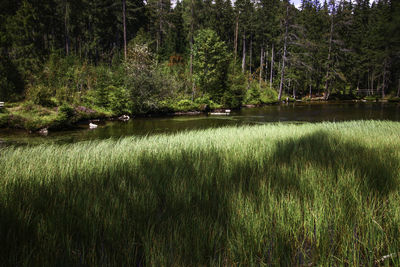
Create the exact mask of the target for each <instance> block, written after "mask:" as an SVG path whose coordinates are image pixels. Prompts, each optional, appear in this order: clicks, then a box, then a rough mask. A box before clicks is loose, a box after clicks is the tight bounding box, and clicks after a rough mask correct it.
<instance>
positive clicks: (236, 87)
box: [221, 63, 247, 108]
mask: <svg viewBox="0 0 400 267" xmlns="http://www.w3.org/2000/svg"><path fill="white" fill-rule="evenodd" d="M246 86H247V80H246V77H245V75H244V74H243V73H242V72H241V71H240V70H239V69H238V68H237V67H236V66H235V64H234V63H233V64H231V66H230V69H229V74H228V88H227V90H225V92H224V94H223V96H222V98H221V104H222V105H223V106H225V107H232V108H239V107H240V106H241V105H242V102H243V98H244V95H245V92H246Z"/></svg>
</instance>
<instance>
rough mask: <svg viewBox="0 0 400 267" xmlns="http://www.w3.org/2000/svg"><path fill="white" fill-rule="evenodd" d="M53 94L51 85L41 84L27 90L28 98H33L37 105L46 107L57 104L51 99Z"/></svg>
mask: <svg viewBox="0 0 400 267" xmlns="http://www.w3.org/2000/svg"><path fill="white" fill-rule="evenodd" d="M52 95H53V94H52V91H51V89H50V88H49V87H47V86H44V85H40V84H39V85H36V86H32V87H29V89H28V92H27V98H28V100H31V101H32V102H33V103H34V104H36V105H42V106H45V107H52V106H55V103H54V102H53V101H52V99H51V97H52Z"/></svg>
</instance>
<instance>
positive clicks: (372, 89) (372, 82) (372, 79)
mask: <svg viewBox="0 0 400 267" xmlns="http://www.w3.org/2000/svg"><path fill="white" fill-rule="evenodd" d="M374 76H375V75H374V71H372V74H371V91H372V95H374V79H375V77H374Z"/></svg>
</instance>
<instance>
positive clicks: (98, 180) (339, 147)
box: [0, 121, 400, 266]
mask: <svg viewBox="0 0 400 267" xmlns="http://www.w3.org/2000/svg"><path fill="white" fill-rule="evenodd" d="M399 173H400V123H397V122H377V121H361V122H344V123H320V124H303V125H282V124H276V125H262V126H252V127H239V128H220V129H212V130H204V131H193V132H187V133H179V134H176V135H171V136H151V137H146V138H135V137H132V138H124V139H120V140H106V141H91V142H83V143H76V144H71V145H40V146H35V147H18V148H13V147H8V148H4V149H2V150H0V177H2V178H1V179H0V183H1V184H0V188H1V189H0V211H1V214H2V215H1V216H0V239H1V240H2V243H1V250H0V261H1V262H3V263H6V264H8V265H13V266H16V265H17V266H19V265H21V266H22V265H29V266H32V265H37V266H43V265H47V266H77V265H94V266H99V265H111V266H117V265H118V266H128V265H132V266H133V265H155V266H165V265H175V266H179V265H281V266H288V265H303V266H306V265H325V266H329V265H351V266H355V265H362V266H374V265H375V264H378V265H379V264H389V265H390V264H391V265H398V264H400V258H399V257H396V255H397V254H396V253H398V252H400V228H399V225H400V205H399V203H400V194H399V184H400V175H399ZM386 255H391V256H389V257H387V258H386V259H385V260H384V261H382V262H380V260H381V259H382V258H383V257H384V256H386ZM399 256H400V255H399Z"/></svg>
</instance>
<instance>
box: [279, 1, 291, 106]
mask: <svg viewBox="0 0 400 267" xmlns="http://www.w3.org/2000/svg"><path fill="white" fill-rule="evenodd" d="M288 16H289V5H287V6H286V21H285V24H286V25H285V41H284V43H283V58H282V70H281V82H280V84H279V94H278V101H281V98H282V89H283V79H284V78H285V61H286V44H287V35H288Z"/></svg>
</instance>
